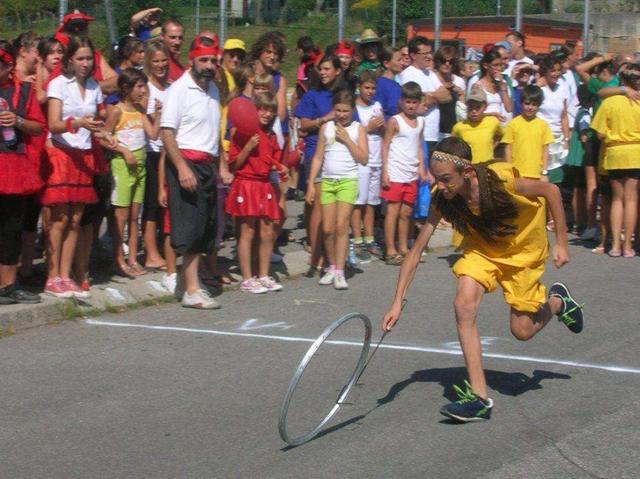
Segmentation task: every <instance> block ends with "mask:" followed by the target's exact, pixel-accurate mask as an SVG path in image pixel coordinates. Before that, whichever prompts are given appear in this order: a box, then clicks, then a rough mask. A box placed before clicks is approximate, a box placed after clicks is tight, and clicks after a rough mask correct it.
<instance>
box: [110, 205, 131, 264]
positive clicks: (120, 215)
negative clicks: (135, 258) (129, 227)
mask: <svg viewBox="0 0 640 479" xmlns="http://www.w3.org/2000/svg"><path fill="white" fill-rule="evenodd" d="M114 210H115V211H114V214H113V215H114V218H115V228H113V229H112V233H113V237H112V242H113V253H114V255H115V260H116V267H117V268H122V266H123V265H124V264H125V259H124V251H123V249H122V244H123V242H124V229H125V225H126V224H127V221H128V219H129V208H126V207H120V206H116V207H115V208H114Z"/></svg>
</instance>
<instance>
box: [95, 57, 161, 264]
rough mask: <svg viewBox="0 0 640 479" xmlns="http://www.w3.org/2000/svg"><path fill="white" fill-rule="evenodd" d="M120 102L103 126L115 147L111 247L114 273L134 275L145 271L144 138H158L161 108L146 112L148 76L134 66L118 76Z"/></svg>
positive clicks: (145, 154) (112, 109)
mask: <svg viewBox="0 0 640 479" xmlns="http://www.w3.org/2000/svg"><path fill="white" fill-rule="evenodd" d="M118 90H119V96H120V102H119V103H118V104H116V105H114V106H113V107H112V108H111V110H110V111H109V114H108V116H107V121H106V125H105V129H106V130H107V131H112V132H113V133H114V135H115V136H116V138H117V140H118V146H117V147H115V148H112V150H113V152H114V156H113V159H112V160H111V175H112V176H113V189H112V193H111V204H112V205H113V206H114V210H115V214H114V216H115V228H114V231H113V249H114V252H115V260H116V264H115V268H116V273H118V274H120V275H123V276H127V277H134V276H140V275H142V274H145V273H146V271H145V269H144V268H143V267H142V266H141V265H140V264H139V263H138V261H137V256H138V215H139V213H140V205H141V204H142V202H143V200H144V187H145V179H146V176H147V171H146V167H145V164H146V158H147V153H146V145H147V137H148V138H149V139H152V140H155V139H156V138H157V137H158V130H159V126H160V114H161V109H156V111H155V112H154V113H153V114H152V115H150V117H151V120H149V118H148V117H147V115H145V111H146V106H142V105H141V103H142V102H143V101H144V99H145V97H146V92H147V76H146V75H145V74H144V73H143V72H141V71H139V70H136V69H134V68H127V69H125V70H123V72H122V73H121V74H120V76H119V77H118ZM127 224H128V226H129V260H128V262H126V261H125V257H124V251H123V249H122V243H123V238H124V230H125V226H126V225H127Z"/></svg>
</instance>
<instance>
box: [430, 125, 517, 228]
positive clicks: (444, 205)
mask: <svg viewBox="0 0 640 479" xmlns="http://www.w3.org/2000/svg"><path fill="white" fill-rule="evenodd" d="M436 151H441V152H443V153H448V154H450V155H455V156H458V157H460V158H462V159H465V160H469V161H470V160H471V148H470V147H469V145H468V144H467V143H465V142H464V141H463V140H461V139H459V138H456V137H449V138H445V139H444V140H442V141H441V142H439V143H438V144H437V145H436V147H435V149H434V152H436ZM432 161H433V160H432ZM492 163H494V162H493V161H489V162H486V163H479V164H476V165H472V168H473V169H474V170H475V172H476V175H477V177H478V187H479V190H480V214H479V215H475V214H473V213H472V211H471V210H470V209H469V207H468V206H467V203H466V201H465V200H464V198H462V197H461V196H460V195H456V196H455V197H454V198H452V199H450V200H448V199H446V198H445V197H444V196H443V195H442V194H441V193H440V192H439V191H438V192H436V194H435V198H434V204H435V206H436V208H437V209H438V211H440V213H441V214H442V217H443V218H444V219H445V220H447V221H448V222H449V223H451V225H452V226H453V227H454V228H455V229H456V230H457V231H459V232H460V233H462V234H463V235H465V234H468V233H469V232H470V230H471V229H473V230H474V231H477V232H478V233H479V234H480V235H481V236H483V237H484V238H485V239H487V240H491V239H495V238H498V237H504V236H509V235H511V234H513V233H514V232H515V231H516V226H515V225H514V224H513V223H512V222H511V221H510V220H513V219H514V218H516V217H517V216H518V208H517V205H516V203H515V201H514V200H513V198H512V196H511V195H510V194H509V193H508V192H507V190H505V188H504V184H503V183H504V182H503V181H502V180H501V179H500V178H499V177H498V175H497V174H496V173H495V172H494V171H493V170H492V169H490V168H489V165H490V164H492ZM454 166H455V168H456V170H457V171H458V172H459V173H462V171H463V170H464V167H463V166H461V165H457V164H455V165H454Z"/></svg>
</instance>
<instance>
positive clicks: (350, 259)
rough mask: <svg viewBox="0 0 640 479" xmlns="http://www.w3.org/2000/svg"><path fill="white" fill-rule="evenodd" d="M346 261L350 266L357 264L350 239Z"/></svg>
mask: <svg viewBox="0 0 640 479" xmlns="http://www.w3.org/2000/svg"><path fill="white" fill-rule="evenodd" d="M347 263H349V264H350V265H351V266H355V265H357V264H358V258H357V256H356V247H355V245H354V244H353V240H352V239H350V240H349V255H348V257H347Z"/></svg>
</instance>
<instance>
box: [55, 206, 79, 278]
mask: <svg viewBox="0 0 640 479" xmlns="http://www.w3.org/2000/svg"><path fill="white" fill-rule="evenodd" d="M83 211H84V205H83V204H77V203H73V204H72V205H71V214H70V216H69V227H68V229H67V233H66V236H65V237H64V240H63V242H62V254H61V256H60V277H61V278H63V279H66V278H70V277H71V266H72V265H73V257H74V255H75V252H76V244H77V242H78V234H79V231H80V219H81V218H82V212H83Z"/></svg>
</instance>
